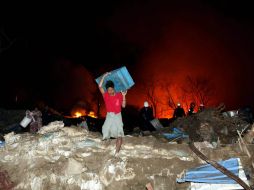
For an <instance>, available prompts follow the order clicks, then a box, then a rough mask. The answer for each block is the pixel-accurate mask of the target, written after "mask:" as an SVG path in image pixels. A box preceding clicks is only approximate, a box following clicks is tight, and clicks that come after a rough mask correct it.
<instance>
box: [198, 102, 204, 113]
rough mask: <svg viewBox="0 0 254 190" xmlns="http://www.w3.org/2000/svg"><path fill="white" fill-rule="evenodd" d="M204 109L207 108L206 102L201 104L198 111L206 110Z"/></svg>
mask: <svg viewBox="0 0 254 190" xmlns="http://www.w3.org/2000/svg"><path fill="white" fill-rule="evenodd" d="M204 110H205V106H204V104H200V105H199V108H198V112H202V111H204Z"/></svg>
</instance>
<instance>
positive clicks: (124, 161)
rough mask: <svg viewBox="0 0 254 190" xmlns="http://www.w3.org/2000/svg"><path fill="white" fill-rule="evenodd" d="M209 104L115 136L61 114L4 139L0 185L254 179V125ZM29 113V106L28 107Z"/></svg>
mask: <svg viewBox="0 0 254 190" xmlns="http://www.w3.org/2000/svg"><path fill="white" fill-rule="evenodd" d="M222 110H223V107H219V108H207V109H206V110H204V111H203V112H200V113H197V114H194V115H193V116H190V117H185V118H179V119H177V120H176V121H174V122H173V123H171V124H170V126H169V127H164V128H162V126H161V125H160V123H159V122H158V120H155V121H154V122H155V123H154V126H155V128H156V129H157V131H156V132H153V133H150V134H149V135H145V136H139V135H135V134H133V135H127V136H126V137H125V138H124V143H123V146H122V149H121V151H120V154H119V157H115V156H114V150H115V139H112V140H110V141H102V136H101V134H100V133H96V132H91V131H89V130H88V128H86V127H83V126H65V124H64V122H63V121H54V122H51V123H49V124H48V125H45V126H43V127H39V128H37V129H38V131H36V132H32V133H21V134H15V133H14V132H10V133H8V134H5V135H4V136H3V138H2V139H0V140H1V141H0V142H1V143H0V147H1V148H0V189H17V190H18V189H28V190H29V189H31V190H44V189H49V190H50V189H52V190H53V189H59V190H61V189H63V190H64V189H82V190H107V189H110V190H119V189H121V190H129V189H133V190H136V189H137V190H140V189H146V188H147V189H148V190H152V189H153V190H175V189H176V190H185V189H191V190H203V189H205V190H215V189H216V190H218V189H220V190H224V189H248V190H249V189H252V188H253V185H254V180H253V179H254V173H253V172H254V160H253V156H252V155H253V153H254V146H253V139H254V126H252V125H251V123H249V122H248V121H246V119H245V118H242V117H241V116H240V115H239V114H235V113H234V114H232V113H231V112H223V111H222ZM27 114H29V113H27Z"/></svg>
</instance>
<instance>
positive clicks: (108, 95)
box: [99, 73, 127, 155]
mask: <svg viewBox="0 0 254 190" xmlns="http://www.w3.org/2000/svg"><path fill="white" fill-rule="evenodd" d="M109 74H110V73H106V74H104V75H103V77H102V79H101V81H100V83H99V89H100V91H101V93H102V95H103V99H104V102H105V105H106V110H107V115H106V120H105V122H104V124H103V126H102V134H103V140H106V139H110V138H111V137H113V138H116V139H117V140H116V151H115V155H117V154H118V153H119V151H120V149H121V145H122V143H123V139H122V138H123V137H124V132H123V121H122V114H121V109H122V107H123V108H124V107H125V106H126V94H127V91H126V92H121V93H119V92H115V88H114V83H113V81H110V80H109V81H107V82H106V86H105V87H106V92H105V91H104V89H103V87H102V85H103V82H104V79H105V78H106V77H107V76H108V75H109Z"/></svg>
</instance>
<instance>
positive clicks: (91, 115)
mask: <svg viewBox="0 0 254 190" xmlns="http://www.w3.org/2000/svg"><path fill="white" fill-rule="evenodd" d="M87 116H89V117H92V118H97V116H96V115H95V113H94V111H90V112H89V114H88V115H87Z"/></svg>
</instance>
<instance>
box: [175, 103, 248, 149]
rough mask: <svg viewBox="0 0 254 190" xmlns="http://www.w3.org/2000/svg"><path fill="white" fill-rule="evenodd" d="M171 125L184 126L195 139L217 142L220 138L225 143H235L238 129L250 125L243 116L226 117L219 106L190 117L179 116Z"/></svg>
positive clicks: (243, 128)
mask: <svg viewBox="0 0 254 190" xmlns="http://www.w3.org/2000/svg"><path fill="white" fill-rule="evenodd" d="M171 127H172V128H174V127H176V128H182V129H183V130H184V131H186V133H187V134H189V136H190V139H192V140H193V141H200V142H201V141H208V142H216V141H217V140H218V138H219V139H220V140H221V141H222V142H223V143H225V144H231V143H235V142H236V141H237V139H238V133H237V130H238V131H243V130H246V129H247V128H248V127H250V124H249V123H247V122H246V121H245V120H244V119H243V118H241V117H225V115H223V114H222V112H221V110H220V109H219V108H207V109H205V110H204V111H202V112H199V113H196V114H194V115H192V116H190V117H184V118H178V119H177V120H176V121H174V122H173V123H172V124H171Z"/></svg>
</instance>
